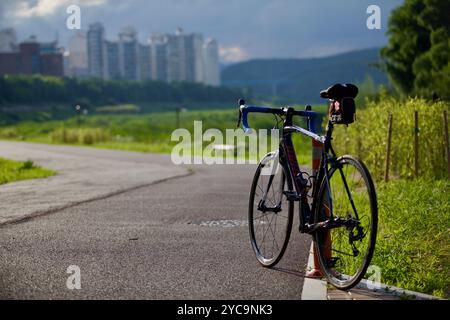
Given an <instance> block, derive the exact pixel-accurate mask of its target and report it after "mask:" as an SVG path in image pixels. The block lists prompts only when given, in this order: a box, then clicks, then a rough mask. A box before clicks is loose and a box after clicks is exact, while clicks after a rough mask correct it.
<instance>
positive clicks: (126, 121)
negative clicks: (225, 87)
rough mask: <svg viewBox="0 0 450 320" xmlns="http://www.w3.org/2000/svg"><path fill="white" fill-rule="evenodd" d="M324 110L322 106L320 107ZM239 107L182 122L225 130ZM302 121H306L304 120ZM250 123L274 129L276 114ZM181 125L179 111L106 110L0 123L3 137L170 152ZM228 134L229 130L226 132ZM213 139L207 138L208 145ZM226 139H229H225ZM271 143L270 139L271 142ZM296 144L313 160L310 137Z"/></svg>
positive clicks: (190, 115) (185, 116)
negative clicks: (63, 117) (173, 136)
mask: <svg viewBox="0 0 450 320" xmlns="http://www.w3.org/2000/svg"><path fill="white" fill-rule="evenodd" d="M316 108H317V109H318V110H319V111H323V108H322V107H320V108H319V107H316ZM236 120H237V110H209V111H203V110H201V111H188V112H182V113H180V122H179V125H180V127H182V128H186V129H188V130H189V131H190V132H193V123H194V121H202V129H203V132H205V131H206V130H207V129H210V128H217V129H219V130H220V131H221V132H222V133H225V131H226V130H227V129H236ZM298 121H299V122H298V124H300V125H304V122H303V120H300V119H299V120H298ZM249 123H250V125H251V126H252V127H253V128H255V129H272V128H273V126H274V124H275V121H274V117H273V116H272V115H262V114H252V115H250V116H249ZM176 128H177V121H176V116H175V112H155V113H149V114H139V115H137V114H121V115H119V114H108V115H105V114H102V115H98V114H97V115H88V116H83V117H82V118H81V121H80V123H79V122H78V119H77V118H76V117H74V118H71V119H68V120H63V121H46V122H29V121H28V122H22V123H19V124H17V125H15V126H6V127H0V138H2V139H12V140H22V141H30V142H41V143H53V144H73V145H86V146H93V147H98V148H107V149H117V150H127V151H138V152H158V153H170V152H171V151H172V149H173V147H174V146H175V145H176V144H177V143H178V142H177V141H171V139H170V137H171V134H172V132H173V130H175V129H176ZM224 136H225V134H224ZM209 143H210V142H205V143H204V144H203V145H204V147H206V146H207V145H208V144H209ZM224 143H225V141H224ZM268 143H270V141H269V142H268ZM294 145H295V147H296V150H297V151H298V156H299V162H300V163H302V164H310V163H311V147H310V146H311V145H310V141H309V139H307V138H304V137H301V136H296V137H295V138H294Z"/></svg>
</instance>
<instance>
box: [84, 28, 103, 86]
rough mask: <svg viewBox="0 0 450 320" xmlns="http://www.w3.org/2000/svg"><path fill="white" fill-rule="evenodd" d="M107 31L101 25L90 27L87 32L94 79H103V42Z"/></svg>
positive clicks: (89, 57)
mask: <svg viewBox="0 0 450 320" xmlns="http://www.w3.org/2000/svg"><path fill="white" fill-rule="evenodd" d="M104 33H105V31H104V28H103V25H102V24H101V23H98V22H97V23H93V24H91V25H89V30H88V32H87V52H88V66H89V74H90V75H91V76H92V77H96V78H102V77H103V58H104V54H103V42H104V37H105V35H104Z"/></svg>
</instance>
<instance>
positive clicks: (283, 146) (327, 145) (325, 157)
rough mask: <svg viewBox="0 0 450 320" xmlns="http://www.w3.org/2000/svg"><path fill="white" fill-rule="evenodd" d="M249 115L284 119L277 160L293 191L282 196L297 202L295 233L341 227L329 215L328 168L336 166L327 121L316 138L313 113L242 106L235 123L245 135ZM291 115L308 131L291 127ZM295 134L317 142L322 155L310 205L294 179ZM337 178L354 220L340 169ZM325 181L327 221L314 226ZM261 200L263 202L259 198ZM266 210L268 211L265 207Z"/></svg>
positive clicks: (297, 171) (330, 125) (296, 174)
mask: <svg viewBox="0 0 450 320" xmlns="http://www.w3.org/2000/svg"><path fill="white" fill-rule="evenodd" d="M250 112H258V113H272V114H278V115H282V116H284V117H285V119H284V123H283V128H282V135H281V136H282V138H281V141H280V148H279V159H280V162H281V163H283V164H286V167H287V168H288V171H289V176H290V177H289V178H290V179H292V180H291V181H293V185H294V188H295V192H292V193H289V192H285V195H286V197H287V199H288V200H293V201H299V202H300V204H301V206H300V213H299V218H300V226H299V230H300V232H302V233H309V234H312V233H314V232H316V231H317V230H319V229H331V228H337V227H340V226H342V225H343V224H344V223H345V221H344V220H342V219H335V218H334V215H333V205H332V197H331V186H330V183H329V178H330V177H329V169H328V168H329V167H331V168H334V167H336V164H337V162H336V160H337V157H336V153H335V152H334V150H333V148H332V146H331V140H332V133H333V123H332V122H331V121H329V122H328V126H327V129H326V133H325V135H324V136H321V135H318V134H317V132H316V130H315V127H314V120H315V118H316V117H317V113H315V112H313V111H311V110H306V111H296V110H294V109H293V108H291V107H288V108H283V109H273V108H268V107H256V106H246V105H242V106H241V107H240V116H239V122H240V120H241V117H242V124H243V127H244V131H245V132H248V131H249V130H250V129H249V126H248V121H247V115H248V113H250ZM294 116H300V117H303V118H306V119H307V127H308V129H304V128H302V127H299V126H296V125H294V124H293V117H294ZM293 133H295V134H297V133H299V134H302V135H304V136H307V137H309V138H311V139H313V140H315V141H317V142H319V143H320V144H321V145H322V146H323V147H322V152H321V153H322V155H321V160H320V165H319V170H318V171H317V173H316V176H313V180H314V181H315V183H314V184H313V186H312V187H313V189H312V198H313V202H312V206H310V205H309V203H308V198H307V193H308V191H307V190H306V191H305V187H304V186H302V185H300V183H299V180H300V179H298V177H299V176H301V171H300V167H299V165H298V162H297V156H296V152H295V149H294V146H293V143H292V134H293ZM338 169H339V171H340V174H341V177H342V179H343V181H344V186H345V188H346V191H347V194H348V196H349V199H350V202H351V204H352V208H353V210H354V212H355V215H356V217H358V214H357V212H356V208H355V205H354V203H353V199H352V197H351V194H350V191H349V189H348V185H347V182H346V179H345V176H344V174H343V172H342V168H339V167H338ZM323 179H325V183H326V187H327V195H328V205H329V209H330V210H329V211H330V212H329V214H330V216H329V219H328V220H326V221H323V222H320V223H314V221H313V220H314V217H313V213H314V211H315V210H316V205H317V197H318V194H319V189H320V185H319V184H320V182H321V181H322V180H323ZM271 181H272V179H270V180H269V184H268V185H269V186H268V188H269V187H270V184H271ZM263 200H264V199H263ZM265 209H268V208H265ZM273 209H274V210H268V211H273V212H276V210H275V209H276V208H273Z"/></svg>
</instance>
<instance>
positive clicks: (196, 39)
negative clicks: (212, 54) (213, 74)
mask: <svg viewBox="0 0 450 320" xmlns="http://www.w3.org/2000/svg"><path fill="white" fill-rule="evenodd" d="M183 37H184V45H185V57H184V58H185V63H184V65H185V68H186V71H185V73H186V79H185V80H186V81H188V82H198V83H201V82H203V36H202V35H201V34H199V33H192V34H186V35H184V36H183Z"/></svg>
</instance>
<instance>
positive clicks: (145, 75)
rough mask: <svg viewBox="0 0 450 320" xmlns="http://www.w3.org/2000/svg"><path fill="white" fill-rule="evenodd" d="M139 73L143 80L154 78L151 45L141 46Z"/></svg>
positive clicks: (139, 51)
mask: <svg viewBox="0 0 450 320" xmlns="http://www.w3.org/2000/svg"><path fill="white" fill-rule="evenodd" d="M138 56H139V71H140V79H141V80H149V79H151V78H152V63H151V59H152V48H151V45H150V44H139V50H138Z"/></svg>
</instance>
